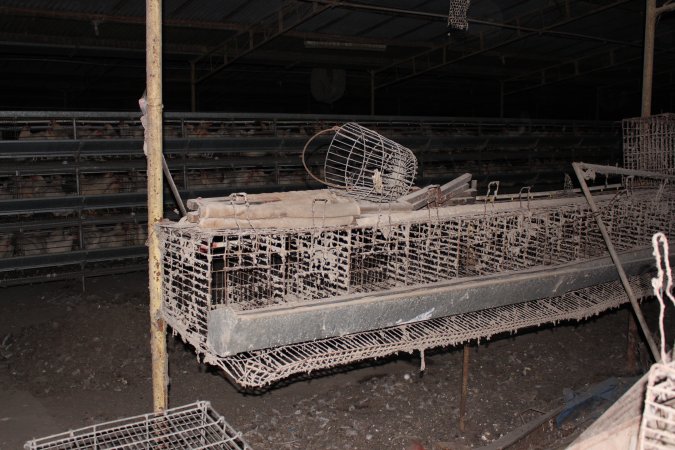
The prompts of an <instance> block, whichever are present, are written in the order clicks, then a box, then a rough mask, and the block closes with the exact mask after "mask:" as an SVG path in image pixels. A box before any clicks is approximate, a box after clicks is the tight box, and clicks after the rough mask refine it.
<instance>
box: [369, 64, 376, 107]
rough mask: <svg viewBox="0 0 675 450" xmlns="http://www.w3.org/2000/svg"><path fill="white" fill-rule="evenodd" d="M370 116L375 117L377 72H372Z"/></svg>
mask: <svg viewBox="0 0 675 450" xmlns="http://www.w3.org/2000/svg"><path fill="white" fill-rule="evenodd" d="M370 115H371V116H374V115H375V72H374V71H372V70H371V71H370Z"/></svg>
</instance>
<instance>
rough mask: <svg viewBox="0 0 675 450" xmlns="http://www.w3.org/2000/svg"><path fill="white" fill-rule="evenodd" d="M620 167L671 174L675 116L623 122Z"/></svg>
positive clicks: (674, 166)
mask: <svg viewBox="0 0 675 450" xmlns="http://www.w3.org/2000/svg"><path fill="white" fill-rule="evenodd" d="M623 167H625V168H626V169H634V170H646V171H650V172H658V173H665V174H671V175H672V174H675V114H670V113H669V114H659V115H655V116H650V117H637V118H632V119H624V120H623Z"/></svg>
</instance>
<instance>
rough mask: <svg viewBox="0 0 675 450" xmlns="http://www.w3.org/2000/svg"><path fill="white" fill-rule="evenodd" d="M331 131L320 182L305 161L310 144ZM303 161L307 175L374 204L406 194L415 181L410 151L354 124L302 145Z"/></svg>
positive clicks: (333, 130)
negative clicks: (303, 147) (332, 134)
mask: <svg viewBox="0 0 675 450" xmlns="http://www.w3.org/2000/svg"><path fill="white" fill-rule="evenodd" d="M329 132H334V133H335V134H334V136H333V139H332V140H331V142H330V145H329V146H328V151H327V152H326V158H325V160H324V167H323V169H324V170H323V179H320V178H318V177H317V176H316V175H314V174H313V173H312V172H311V170H309V168H308V167H307V163H306V162H305V152H306V151H307V147H308V146H309V144H310V143H311V142H312V141H313V140H314V139H315V138H316V137H317V136H319V135H322V134H325V133H329ZM302 162H303V164H304V166H305V169H306V170H307V172H308V173H309V175H310V176H311V177H312V178H314V179H315V180H317V181H318V182H320V183H323V184H325V185H327V186H329V187H332V188H335V189H340V190H342V191H343V193H344V194H346V195H348V196H351V197H354V198H357V199H361V200H370V201H373V202H378V203H383V202H390V201H394V200H396V199H398V198H399V197H401V196H403V195H406V194H407V193H408V192H409V191H410V187H411V186H412V184H413V182H414V181H415V174H416V172H417V158H415V155H414V154H413V152H412V150H410V149H409V148H407V147H404V146H402V145H400V144H398V143H396V142H394V141H392V140H391V139H387V138H386V137H384V136H382V135H380V134H379V133H376V132H375V131H373V130H370V129H368V128H365V127H362V126H361V125H359V124H357V123H353V122H349V123H346V124H344V125H342V126H337V127H333V128H329V129H327V130H323V131H320V132H318V133H316V134H315V135H314V136H312V137H311V138H310V139H309V140H308V141H307V144H306V145H305V149H304V150H303V153H302Z"/></svg>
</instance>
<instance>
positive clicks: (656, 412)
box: [639, 233, 675, 450]
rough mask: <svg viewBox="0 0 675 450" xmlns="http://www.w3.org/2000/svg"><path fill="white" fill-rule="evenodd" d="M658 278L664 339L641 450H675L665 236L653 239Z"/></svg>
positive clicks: (651, 379)
mask: <svg viewBox="0 0 675 450" xmlns="http://www.w3.org/2000/svg"><path fill="white" fill-rule="evenodd" d="M652 246H653V247H654V257H655V258H656V267H657V270H658V273H657V276H656V277H655V278H654V279H652V287H653V289H654V295H655V296H656V298H657V299H658V301H659V305H660V313H659V330H660V335H661V361H659V362H657V363H656V364H654V365H652V367H651V369H650V370H649V376H648V378H647V392H646V394H645V404H644V411H643V413H642V423H641V426H640V437H639V442H640V448H641V449H643V450H652V449H654V450H660V449H666V448H671V449H672V448H675V361H673V358H672V351H671V353H670V354H669V353H668V352H667V351H666V342H667V338H668V336H666V332H665V327H664V316H665V309H666V302H665V300H664V297H665V298H667V299H668V300H669V301H670V303H671V304H672V305H673V306H675V298H674V297H673V275H672V271H671V268H670V261H669V258H668V255H669V254H670V253H669V251H668V239H667V238H666V236H665V235H664V234H663V233H656V234H655V235H654V236H653V237H652Z"/></svg>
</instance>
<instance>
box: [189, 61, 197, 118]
mask: <svg viewBox="0 0 675 450" xmlns="http://www.w3.org/2000/svg"><path fill="white" fill-rule="evenodd" d="M196 78H197V73H196V69H195V62H194V61H190V111H192V112H197V80H196Z"/></svg>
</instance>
